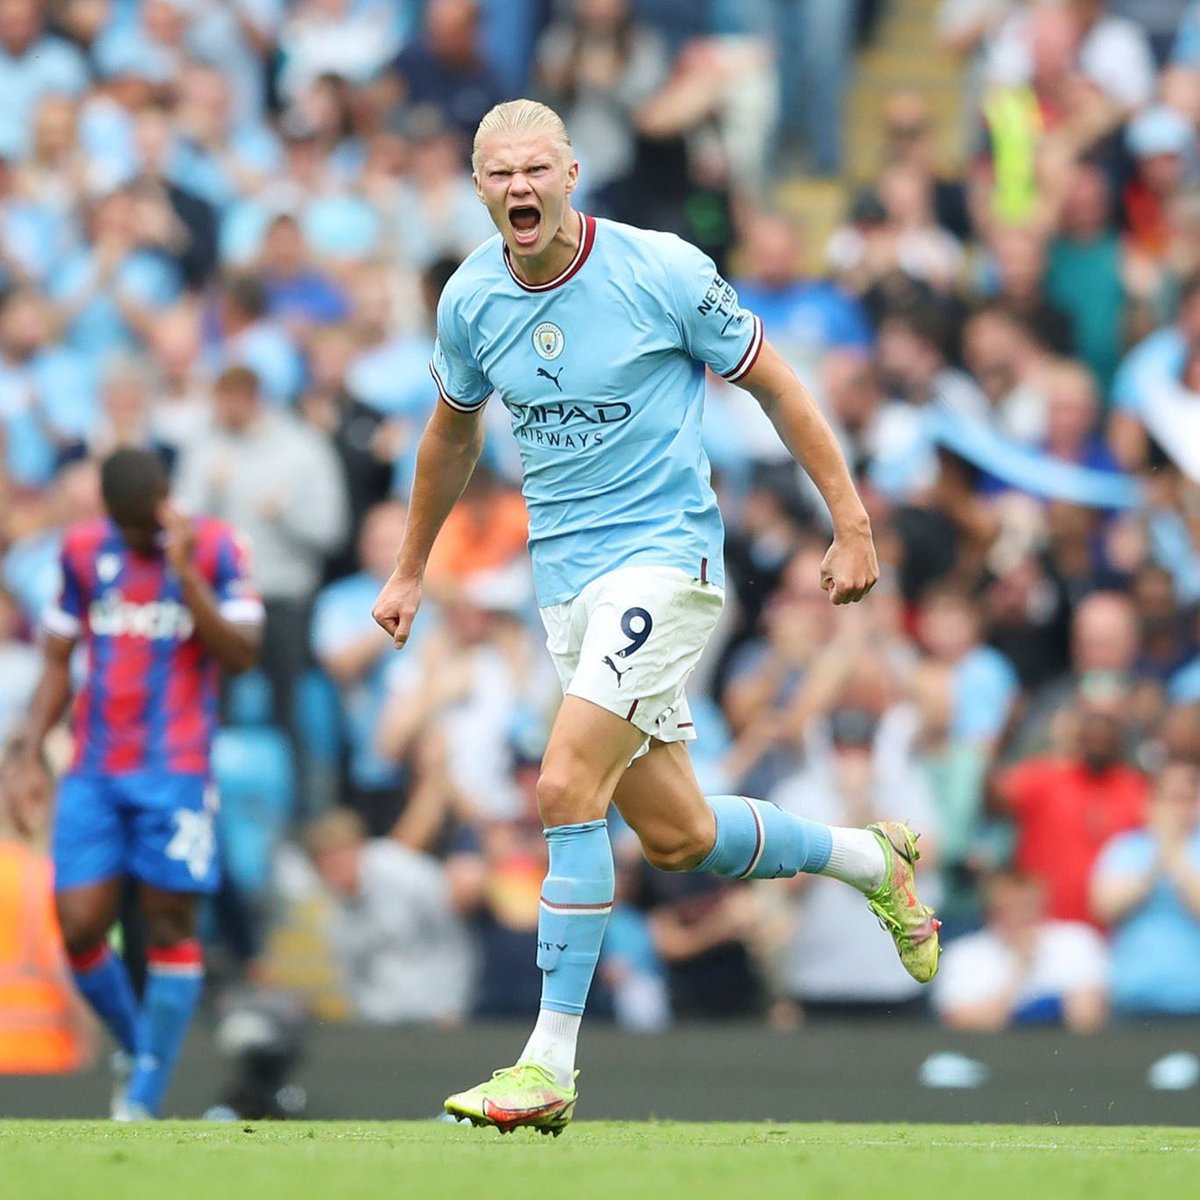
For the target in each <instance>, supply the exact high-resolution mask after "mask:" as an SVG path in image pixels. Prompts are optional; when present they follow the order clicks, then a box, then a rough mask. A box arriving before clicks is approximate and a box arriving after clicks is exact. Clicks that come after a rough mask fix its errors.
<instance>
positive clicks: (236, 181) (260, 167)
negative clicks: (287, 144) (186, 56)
mask: <svg viewBox="0 0 1200 1200" xmlns="http://www.w3.org/2000/svg"><path fill="white" fill-rule="evenodd" d="M174 119H175V130H176V134H177V139H178V140H177V144H176V149H175V155H174V157H173V160H172V164H171V165H172V178H173V180H174V182H175V183H177V184H178V185H179V186H180V187H183V188H186V189H187V190H189V191H192V192H195V193H196V194H197V195H200V196H202V197H203V198H204V199H205V200H207V201H208V202H209V203H210V204H213V205H217V206H224V205H227V204H229V203H230V202H231V201H233V200H234V199H235V198H236V197H237V196H240V195H248V194H250V193H252V192H256V191H258V190H259V188H261V187H263V186H264V185H265V184H266V183H267V182H268V180H269V179H270V178H271V176H272V175H273V174H274V173H275V172H276V171H278V169H279V168H280V167H281V166H282V162H283V147H282V146H281V145H280V143H279V139H278V138H277V137H276V136H275V134H274V133H273V132H272V131H271V130H270V129H269V128H268V127H267V126H265V125H264V124H262V123H261V122H260V121H257V120H255V119H253V117H252V116H251V114H250V113H247V112H244V111H241V112H239V113H238V114H237V119H236V120H235V119H234V113H233V109H232V97H231V95H230V85H229V81H228V80H227V79H226V77H225V76H224V75H223V74H222V73H221V71H220V69H219V68H218V67H216V66H212V65H209V64H208V63H204V62H189V63H186V64H185V65H184V67H183V69H182V70H181V71H180V73H179V77H178V85H177V98H176V102H175V110H174Z"/></svg>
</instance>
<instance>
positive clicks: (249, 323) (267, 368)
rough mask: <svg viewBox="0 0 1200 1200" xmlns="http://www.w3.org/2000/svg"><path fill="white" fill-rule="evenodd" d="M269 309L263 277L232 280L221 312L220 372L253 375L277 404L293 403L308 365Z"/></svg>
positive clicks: (223, 296) (227, 284) (225, 290)
mask: <svg viewBox="0 0 1200 1200" xmlns="http://www.w3.org/2000/svg"><path fill="white" fill-rule="evenodd" d="M268 305H269V300H268V295H267V289H266V286H265V285H264V282H263V280H262V279H261V278H260V277H259V276H257V275H237V276H234V277H233V278H231V279H229V280H227V281H226V282H225V284H224V286H223V287H222V289H221V298H220V305H219V309H218V313H217V323H218V327H219V331H220V332H219V336H220V341H219V343H218V345H217V347H216V355H215V358H216V362H217V364H218V365H219V366H220V367H226V368H227V367H234V366H241V367H246V368H247V369H249V370H251V371H253V372H254V374H255V375H256V376H257V378H258V379H259V380H260V381H261V383H260V386H261V387H262V390H263V393H264V395H265V396H266V397H267V399H269V400H270V401H271V403H272V404H275V405H283V404H290V403H291V402H292V401H293V400H294V399H295V398H296V395H297V393H298V392H299V391H300V387H301V385H302V383H303V382H304V363H303V360H302V359H301V357H300V352H299V351H298V350H297V348H296V345H295V343H294V342H293V341H292V339H291V337H289V335H288V334H287V332H286V331H285V330H284V328H283V327H282V325H280V324H279V323H278V322H276V321H273V320H272V319H271V317H270V315H269V311H268Z"/></svg>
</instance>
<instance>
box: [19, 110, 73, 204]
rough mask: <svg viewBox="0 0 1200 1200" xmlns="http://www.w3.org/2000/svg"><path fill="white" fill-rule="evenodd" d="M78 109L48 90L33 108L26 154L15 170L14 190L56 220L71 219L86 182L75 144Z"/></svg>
mask: <svg viewBox="0 0 1200 1200" xmlns="http://www.w3.org/2000/svg"><path fill="white" fill-rule="evenodd" d="M78 118H79V110H78V105H77V104H76V102H75V101H74V100H73V99H71V97H69V96H64V95H61V94H56V93H52V94H51V95H48V96H46V97H45V98H44V99H43V100H42V101H41V103H40V104H39V105H38V107H37V115H36V116H35V117H34V120H33V135H32V145H31V146H30V149H29V154H28V155H27V156H26V157H25V158H24V159H23V160H22V162H21V163H20V165H19V166H18V167H17V171H16V185H17V191H18V192H19V193H20V195H21V196H23V197H24V198H25V199H26V200H27V201H30V202H32V203H33V204H34V205H36V206H37V207H38V208H40V209H42V210H43V211H44V212H46V213H47V214H48V215H50V216H52V218H54V219H57V220H58V221H63V222H65V221H73V220H74V219H75V217H76V209H77V207H78V204H79V199H80V197H81V196H82V195H83V193H84V191H85V190H86V187H87V185H88V183H89V178H88V171H89V168H88V162H87V158H86V156H85V155H84V153H83V149H82V147H81V146H80V144H79V128H78Z"/></svg>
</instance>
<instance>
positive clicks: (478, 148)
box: [471, 100, 571, 171]
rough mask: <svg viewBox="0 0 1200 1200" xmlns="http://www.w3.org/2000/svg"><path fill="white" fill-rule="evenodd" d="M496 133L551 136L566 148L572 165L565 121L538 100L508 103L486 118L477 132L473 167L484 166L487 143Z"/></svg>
mask: <svg viewBox="0 0 1200 1200" xmlns="http://www.w3.org/2000/svg"><path fill="white" fill-rule="evenodd" d="M495 133H508V134H522V133H547V134H549V135H550V136H551V137H552V138H554V140H555V141H557V142H559V143H560V144H561V145H562V150H563V157H564V158H565V159H567V160H568V161H570V158H571V138H570V135H569V134H568V133H567V127H566V126H565V125H564V124H563V119H562V117H560V116H559V115H558V113H556V112H555V111H554V109H552V108H550V107H549V106H548V105H545V104H540V103H538V101H536V100H505V101H504V102H503V103H501V104H497V105H496V107H495V108H493V109H491V110H490V111H489V112H487V113H485V114H484V117H483V120H482V121H480V122H479V128H478V129H476V130H475V143H474V145H473V146H472V147H471V166H472V168H473V169H474V170H476V171H478V170H479V165H480V163H481V162H482V158H483V154H482V147H483V139H484V138H486V137H490V136H491V135H492V134H495Z"/></svg>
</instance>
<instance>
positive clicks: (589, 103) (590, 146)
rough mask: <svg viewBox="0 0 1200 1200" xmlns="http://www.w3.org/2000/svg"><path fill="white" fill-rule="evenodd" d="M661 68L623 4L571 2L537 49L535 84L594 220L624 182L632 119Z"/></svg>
mask: <svg viewBox="0 0 1200 1200" xmlns="http://www.w3.org/2000/svg"><path fill="white" fill-rule="evenodd" d="M668 67H669V62H668V58H667V51H666V47H665V45H664V44H663V41H662V39H661V37H660V36H659V35H658V34H657V32H656V31H655V30H654V29H652V28H650V27H648V26H646V25H644V24H642V23H640V22H639V21H638V20H637V18H636V16H635V15H634V13H633V11H632V9H631V6H630V4H629V0H572V4H571V11H570V16H569V17H567V18H565V19H563V20H560V21H556V22H554V23H553V24H552V25H551V26H550V28H549V29H547V30H546V32H545V33H544V34H543V35H542V38H541V40H540V42H539V43H538V49H537V61H536V67H535V69H536V74H537V79H538V83H539V85H540V87H541V90H542V91H543V92H544V93H545V99H546V103H547V104H549V105H550V106H551V107H552V108H554V109H555V110H556V111H557V112H558V113H560V114H561V115H562V118H563V120H564V121H565V122H566V124H567V128H568V129H570V130H571V144H572V145H573V146H574V148H575V152H576V154H577V156H578V157H579V160H580V162H581V163H582V164H583V168H584V170H585V172H586V187H587V190H588V195H589V199H590V200H591V201H592V204H591V210H593V211H598V212H599V213H600V215H602V216H603V215H606V214H607V212H608V209H609V207H610V206H611V203H612V197H613V195H614V194H615V193H616V192H617V191H618V190H619V189H621V188H623V187H624V186H626V185H627V184H628V183H629V182H630V175H631V172H632V170H633V164H634V154H635V145H634V141H635V133H634V120H635V116H636V113H637V111H638V108H639V107H640V106H641V104H642V103H643V102H645V101H646V100H648V99H649V98H650V97H651V96H652V95H653V94H654V93H655V92H656V91H657V90H658V89H659V88H660V87H661V86H662V84H663V82H664V81H665V80H666V77H667V70H668Z"/></svg>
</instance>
